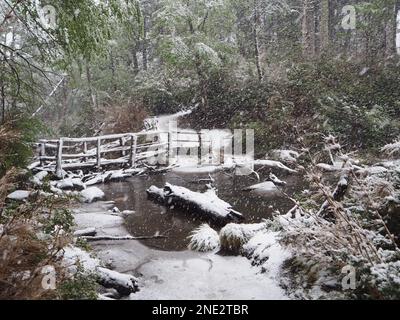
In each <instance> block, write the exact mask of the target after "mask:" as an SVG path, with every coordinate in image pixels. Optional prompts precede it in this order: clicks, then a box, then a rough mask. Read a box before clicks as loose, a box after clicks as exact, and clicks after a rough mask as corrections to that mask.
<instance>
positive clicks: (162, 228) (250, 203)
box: [102, 171, 303, 251]
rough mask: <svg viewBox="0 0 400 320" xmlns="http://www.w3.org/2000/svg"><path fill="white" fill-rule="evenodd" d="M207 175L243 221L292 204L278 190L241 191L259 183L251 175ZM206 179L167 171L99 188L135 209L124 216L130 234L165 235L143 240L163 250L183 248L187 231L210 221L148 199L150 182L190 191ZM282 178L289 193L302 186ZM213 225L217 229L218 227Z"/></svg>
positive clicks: (118, 203)
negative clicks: (181, 187)
mask: <svg viewBox="0 0 400 320" xmlns="http://www.w3.org/2000/svg"><path fill="white" fill-rule="evenodd" d="M210 175H211V177H212V178H213V179H214V180H215V182H214V185H215V187H216V188H217V190H218V196H219V197H220V198H221V199H223V200H225V201H226V202H228V203H230V204H231V205H232V207H233V208H234V209H235V210H237V211H239V212H241V213H242V214H243V215H244V217H245V219H246V220H245V222H246V223H258V222H261V221H262V220H263V219H268V218H270V217H271V215H272V213H273V212H274V211H276V210H279V211H280V212H281V213H286V212H287V211H289V210H290V209H291V207H292V203H290V201H288V200H287V199H286V198H284V197H283V196H282V194H281V193H280V192H272V193H271V192H269V193H268V192H265V193H261V192H260V193H258V192H255V191H251V192H248V191H242V190H243V189H244V188H246V187H249V186H251V185H253V184H256V183H258V181H257V180H256V179H255V178H254V176H233V175H230V174H227V173H225V172H222V171H219V172H214V173H212V174H210ZM207 178H209V175H208V173H180V172H169V173H166V174H163V175H150V176H143V177H133V178H130V179H128V180H127V181H124V182H118V183H111V184H107V185H104V186H103V187H102V189H103V191H104V192H105V194H106V198H107V199H112V200H113V201H115V205H116V207H117V208H118V209H119V210H121V211H123V210H134V211H135V213H134V214H132V215H130V216H129V217H128V218H127V219H126V228H127V229H128V231H129V232H130V233H131V234H132V235H134V236H138V235H154V234H156V233H158V234H165V235H167V238H165V239H152V240H143V241H142V243H143V244H144V245H146V246H147V247H149V248H153V249H158V250H164V251H182V250H186V249H187V246H188V243H189V241H188V236H189V235H190V233H191V232H192V231H193V230H194V229H195V228H197V227H198V226H200V225H201V224H202V223H205V222H209V221H207V220H203V219H201V218H200V217H199V216H193V215H190V214H188V213H187V212H182V211H179V210H176V209H169V208H166V207H165V206H163V205H160V204H158V203H156V202H154V201H151V200H148V199H147V194H146V190H147V189H148V188H149V187H150V186H152V185H155V186H157V187H163V186H164V185H165V183H166V182H169V183H171V184H175V185H179V186H183V187H186V188H188V189H190V190H193V191H199V192H203V191H205V190H206V182H201V180H203V179H207ZM265 178H266V177H265V173H264V174H261V181H264V180H263V179H265ZM282 179H284V180H286V182H287V186H286V187H284V190H285V191H286V192H287V193H289V194H290V195H293V194H294V193H296V192H300V191H301V190H302V189H303V188H302V185H301V183H300V181H299V180H300V179H299V177H297V176H294V175H288V176H286V177H282ZM212 226H213V227H215V228H216V229H218V226H214V225H212Z"/></svg>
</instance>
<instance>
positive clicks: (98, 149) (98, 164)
mask: <svg viewBox="0 0 400 320" xmlns="http://www.w3.org/2000/svg"><path fill="white" fill-rule="evenodd" d="M96 166H97V168H98V169H100V168H101V138H97V164H96Z"/></svg>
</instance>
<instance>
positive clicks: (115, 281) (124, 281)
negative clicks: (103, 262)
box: [96, 267, 139, 296]
mask: <svg viewBox="0 0 400 320" xmlns="http://www.w3.org/2000/svg"><path fill="white" fill-rule="evenodd" d="M96 271H97V273H96V275H97V276H98V282H99V283H100V284H101V285H102V286H103V287H105V288H113V289H115V290H117V291H118V293H119V294H120V295H121V296H129V295H130V294H131V293H134V292H137V291H138V290H139V286H138V282H137V279H136V278H135V277H134V276H131V275H128V274H123V273H119V272H117V271H113V270H109V269H105V268H101V267H97V268H96Z"/></svg>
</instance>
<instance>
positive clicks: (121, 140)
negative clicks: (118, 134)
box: [119, 138, 126, 157]
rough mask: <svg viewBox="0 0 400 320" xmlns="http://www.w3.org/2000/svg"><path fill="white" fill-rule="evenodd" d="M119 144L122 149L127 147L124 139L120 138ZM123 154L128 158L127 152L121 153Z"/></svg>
mask: <svg viewBox="0 0 400 320" xmlns="http://www.w3.org/2000/svg"><path fill="white" fill-rule="evenodd" d="M119 144H120V146H121V148H123V147H124V146H125V141H124V138H120V139H119ZM121 154H122V156H123V157H125V156H126V151H125V150H122V151H121Z"/></svg>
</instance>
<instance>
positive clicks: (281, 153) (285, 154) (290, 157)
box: [271, 150, 300, 163]
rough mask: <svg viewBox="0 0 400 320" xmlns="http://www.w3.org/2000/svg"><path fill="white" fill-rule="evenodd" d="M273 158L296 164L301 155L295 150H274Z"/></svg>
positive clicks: (272, 152)
mask: <svg viewBox="0 0 400 320" xmlns="http://www.w3.org/2000/svg"><path fill="white" fill-rule="evenodd" d="M271 157H272V159H273V160H278V161H282V162H289V163H294V162H297V159H298V158H299V157H300V154H299V153H298V152H297V151H293V150H272V151H271Z"/></svg>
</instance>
